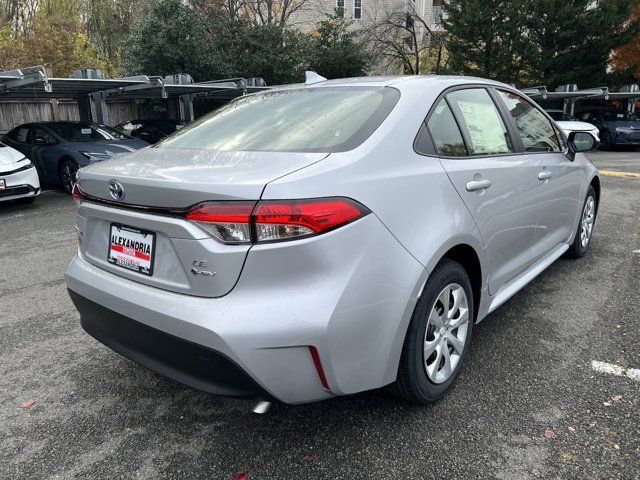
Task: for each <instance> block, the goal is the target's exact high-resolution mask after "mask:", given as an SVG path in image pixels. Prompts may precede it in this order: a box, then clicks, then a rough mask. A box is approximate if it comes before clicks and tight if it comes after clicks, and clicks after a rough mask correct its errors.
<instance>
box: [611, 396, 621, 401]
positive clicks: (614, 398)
mask: <svg viewBox="0 0 640 480" xmlns="http://www.w3.org/2000/svg"><path fill="white" fill-rule="evenodd" d="M611 400H613V401H614V402H617V401H618V400H622V395H614V396H613V397H611Z"/></svg>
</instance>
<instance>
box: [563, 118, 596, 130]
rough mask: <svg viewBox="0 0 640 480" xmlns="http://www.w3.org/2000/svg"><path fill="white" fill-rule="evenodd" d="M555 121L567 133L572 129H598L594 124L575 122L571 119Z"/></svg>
mask: <svg viewBox="0 0 640 480" xmlns="http://www.w3.org/2000/svg"><path fill="white" fill-rule="evenodd" d="M556 123H557V124H558V126H559V127H560V128H561V129H562V130H564V131H565V132H567V133H568V132H573V131H578V132H588V131H591V130H597V129H598V127H596V126H595V125H592V124H590V123H587V122H577V121H573V120H560V121H557V122H556Z"/></svg>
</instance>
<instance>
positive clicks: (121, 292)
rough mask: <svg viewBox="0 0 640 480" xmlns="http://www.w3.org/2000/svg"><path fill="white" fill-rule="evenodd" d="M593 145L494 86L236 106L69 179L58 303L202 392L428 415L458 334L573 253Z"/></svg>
mask: <svg viewBox="0 0 640 480" xmlns="http://www.w3.org/2000/svg"><path fill="white" fill-rule="evenodd" d="M596 146H597V141H596V140H595V138H594V137H593V136H592V135H591V134H589V133H588V132H571V133H570V135H569V136H568V141H567V143H566V144H565V142H564V138H563V136H562V135H561V134H560V131H559V130H558V127H557V126H555V124H554V123H553V121H552V120H551V119H550V118H549V117H548V116H547V114H546V113H544V111H543V110H541V109H540V108H539V107H538V106H537V105H536V104H535V103H534V102H532V101H531V100H529V99H528V98H527V97H526V96H524V95H522V94H521V93H519V92H518V91H517V90H515V89H513V88H511V87H510V86H508V85H505V84H502V83H498V82H494V81H490V80H483V79H470V78H466V77H449V76H433V77H419V76H416V77H413V76H412V77H383V78H380V77H367V78H356V79H347V80H331V81H320V82H318V83H315V84H311V85H306V86H297V87H296V86H291V87H286V88H283V89H279V90H273V91H269V92H263V93H259V94H253V95H247V96H244V97H241V98H239V99H237V100H235V101H234V102H232V103H231V104H230V105H228V106H226V107H223V108H221V109H219V110H217V111H215V112H212V113H211V114H209V115H208V116H205V117H203V118H201V119H199V120H198V121H196V122H195V123H193V124H191V125H190V126H188V127H185V128H184V129H182V130H181V131H180V132H177V133H176V134H174V135H172V136H171V137H169V138H167V139H165V140H164V141H162V142H160V143H159V144H158V145H156V146H155V147H154V148H149V149H144V150H140V151H138V152H134V153H131V154H128V155H126V156H123V157H122V158H120V159H115V160H113V161H110V162H105V163H103V164H95V165H91V166H89V167H87V168H83V169H82V170H80V172H79V175H78V184H77V185H76V192H75V196H76V197H77V202H78V204H79V205H78V215H77V220H76V221H77V229H78V235H79V249H78V253H77V255H76V256H75V257H74V259H73V260H72V261H71V264H70V265H69V267H68V269H67V272H66V283H67V287H68V289H69V293H70V296H71V298H72V300H73V302H74V304H75V306H76V308H77V309H78V311H79V312H80V318H81V324H82V326H83V328H84V329H85V330H86V331H87V332H88V333H89V334H90V335H92V336H94V337H95V338H96V339H98V340H99V341H101V342H103V343H104V344H105V345H107V346H108V347H110V348H111V349H113V350H115V351H116V352H119V353H120V354H122V355H124V356H126V357H129V358H131V359H133V360H135V361H136V362H138V363H140V364H142V365H145V366H147V367H149V368H151V369H153V370H156V371H157V372H160V373H162V374H164V375H166V376H168V377H171V378H173V379H175V380H178V381H180V382H182V383H185V384H187V385H191V386H192V387H195V388H199V389H201V390H204V391H207V392H212V393H216V394H221V395H236V396H245V397H254V398H259V399H263V400H270V399H277V400H279V401H282V402H286V403H304V402H310V401H315V400H321V399H326V398H331V397H334V396H336V395H345V394H351V393H355V392H360V391H363V390H369V389H375V388H379V387H382V386H385V385H390V386H391V387H390V388H391V389H392V391H393V392H395V393H396V394H397V395H399V396H401V397H404V398H406V399H408V400H411V401H414V402H418V403H428V402H432V401H435V400H437V399H439V398H440V397H441V396H442V395H443V394H444V393H445V392H446V391H447V390H448V389H449V388H450V387H451V385H452V384H453V382H454V380H455V378H456V376H457V375H458V372H459V371H460V367H461V365H462V364H463V361H464V358H465V355H466V353H467V351H468V348H469V343H470V339H471V334H472V330H473V326H474V324H475V323H477V322H479V321H480V320H482V319H483V318H485V317H486V316H487V315H488V314H489V313H490V312H492V311H494V310H495V309H496V308H498V307H499V306H500V305H501V304H503V303H504V302H505V301H506V300H507V299H508V298H509V297H511V296H512V295H513V294H515V293H516V292H517V291H518V290H520V289H521V288H523V287H524V286H525V285H526V284H527V283H529V282H530V281H531V280H532V279H534V278H535V277H536V276H537V275H538V274H539V273H540V272H542V271H543V270H544V269H545V268H547V267H548V266H549V265H551V264H552V263H553V262H554V261H555V260H556V259H557V258H559V257H560V256H561V255H563V254H568V255H570V256H572V257H581V256H583V255H584V254H585V253H586V251H587V249H588V247H589V243H590V241H591V238H592V234H593V227H594V224H595V220H596V212H597V206H598V200H599V196H600V180H599V178H598V175H597V170H596V169H595V167H594V166H593V165H592V164H591V162H589V160H588V159H587V158H586V157H585V156H584V155H582V154H581V153H578V151H579V150H581V151H586V150H588V149H592V148H595V147H596ZM524 348H526V347H524ZM513 368H516V367H515V364H514V367H513Z"/></svg>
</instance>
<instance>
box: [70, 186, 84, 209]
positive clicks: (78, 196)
mask: <svg viewBox="0 0 640 480" xmlns="http://www.w3.org/2000/svg"><path fill="white" fill-rule="evenodd" d="M71 195H72V196H73V201H74V202H75V204H76V205H77V206H80V203H81V202H82V192H81V191H80V187H78V183H77V182H76V183H74V184H73V188H72V189H71Z"/></svg>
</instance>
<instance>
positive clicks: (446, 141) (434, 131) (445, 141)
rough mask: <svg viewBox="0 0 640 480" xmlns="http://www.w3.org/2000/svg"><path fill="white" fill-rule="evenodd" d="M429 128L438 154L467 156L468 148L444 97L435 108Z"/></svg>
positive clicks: (428, 124)
mask: <svg viewBox="0 0 640 480" xmlns="http://www.w3.org/2000/svg"><path fill="white" fill-rule="evenodd" d="M427 128H428V129H429V133H431V138H432V139H433V143H434V146H435V148H436V152H438V155H442V156H444V157H465V156H466V155H467V148H466V147H465V145H464V140H463V139H462V135H461V134H460V130H459V129H458V124H457V123H456V120H455V118H453V114H452V113H451V109H450V108H449V105H447V102H446V100H445V99H444V98H443V99H442V100H440V102H438V105H437V106H436V108H435V109H434V110H433V113H432V114H431V117H430V118H429V121H428V122H427Z"/></svg>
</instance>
